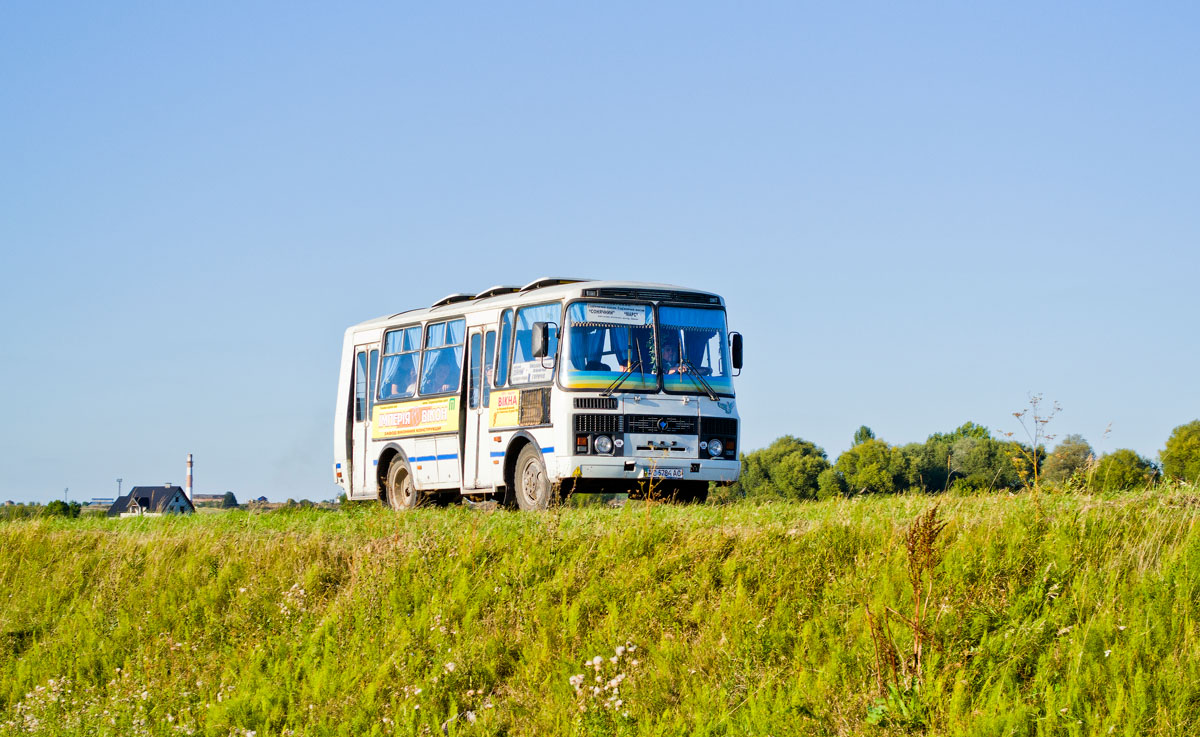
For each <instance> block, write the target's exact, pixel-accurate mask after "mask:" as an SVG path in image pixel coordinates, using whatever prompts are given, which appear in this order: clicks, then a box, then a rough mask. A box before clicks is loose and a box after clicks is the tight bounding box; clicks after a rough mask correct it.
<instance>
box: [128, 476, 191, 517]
mask: <svg viewBox="0 0 1200 737" xmlns="http://www.w3.org/2000/svg"><path fill="white" fill-rule="evenodd" d="M195 511H196V507H195V506H193V505H192V502H191V501H190V500H189V499H188V498H187V494H185V493H184V492H183V487H181V486H174V485H172V484H166V485H164V486H135V487H133V488H132V489H130V490H129V493H128V494H126V495H125V496H120V497H117V500H116V501H115V502H113V503H112V506H110V507H109V508H108V516H109V517H140V516H143V515H148V516H154V517H157V516H159V515H162V514H192V513H193V512H195Z"/></svg>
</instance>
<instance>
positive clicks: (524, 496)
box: [513, 443, 551, 512]
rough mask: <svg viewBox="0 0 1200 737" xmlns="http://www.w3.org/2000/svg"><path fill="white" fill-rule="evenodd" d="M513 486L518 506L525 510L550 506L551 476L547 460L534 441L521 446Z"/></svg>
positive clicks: (529, 510)
mask: <svg viewBox="0 0 1200 737" xmlns="http://www.w3.org/2000/svg"><path fill="white" fill-rule="evenodd" d="M513 486H514V487H515V488H514V489H513V491H514V492H515V496H516V497H517V506H519V507H520V508H521V509H522V510H523V511H526V512H531V511H534V510H538V509H546V508H547V507H549V506H550V491H551V490H550V478H549V476H547V475H546V462H545V461H544V460H542V453H541V451H539V450H538V448H537V446H535V445H533V443H529V444H528V445H526V446H525V447H524V448H521V453H520V455H518V456H517V467H516V469H515V472H514V473H513Z"/></svg>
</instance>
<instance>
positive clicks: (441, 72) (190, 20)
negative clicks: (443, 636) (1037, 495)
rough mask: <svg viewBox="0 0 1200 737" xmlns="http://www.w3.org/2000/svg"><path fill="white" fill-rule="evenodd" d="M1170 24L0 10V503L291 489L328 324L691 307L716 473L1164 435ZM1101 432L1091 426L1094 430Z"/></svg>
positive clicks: (1175, 13) (736, 10)
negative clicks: (781, 443)
mask: <svg viewBox="0 0 1200 737" xmlns="http://www.w3.org/2000/svg"><path fill="white" fill-rule="evenodd" d="M1198 16H1200V12H1198V11H1197V10H1196V9H1195V6H1194V5H1191V4H1183V3H1180V4H1177V5H1171V4H1155V5H1153V6H1148V5H1144V4H1133V3H1126V4H1117V3H1109V4H1100V5H1097V4H1095V3H1087V4H1085V3H1058V4H1052V5H1047V4H1045V3H1028V4H1019V3H1004V4H994V5H992V6H989V7H984V6H983V5H982V4H971V5H962V4H949V3H912V4H900V5H897V4H895V3H856V4H851V5H847V4H827V3H821V4H815V3H814V4H807V3H792V2H788V3H777V4H771V3H761V4H754V5H743V6H740V7H735V6H733V5H730V4H727V3H713V4H703V3H674V4H660V5H657V6H655V7H646V6H645V4H633V3H606V4H603V5H599V4H595V5H591V6H586V5H581V4H572V5H571V6H570V7H563V6H561V5H552V4H509V3H506V4H499V5H498V4H467V5H455V6H437V7H435V6H431V5H429V4H420V5H418V4H407V5H404V4H379V5H371V4H354V5H349V6H332V5H325V6H318V5H315V4H283V3H279V4H267V3H263V4H254V5H252V6H250V7H247V4H245V3H209V4H205V5H203V6H192V7H188V6H186V5H181V4H163V3H125V4H119V5H104V4H95V3H91V4H82V3H81V4H78V5H75V6H71V5H66V4H63V5H56V4H44V3H9V4H6V5H5V6H4V7H3V8H2V9H0V112H2V114H0V172H2V174H0V270H2V271H3V273H4V274H5V275H7V276H8V278H7V279H6V280H5V282H6V283H5V285H4V287H3V288H2V290H0V309H3V312H4V320H3V326H4V327H3V340H2V341H0V385H2V386H3V387H4V390H3V394H2V395H0V397H2V399H0V500H2V499H18V500H38V501H48V500H50V499H52V498H56V497H60V498H61V496H62V494H63V490H64V489H65V488H68V487H69V488H70V490H71V492H70V493H71V498H73V499H86V498H90V497H93V496H112V495H113V494H114V493H115V491H116V483H115V479H116V478H118V477H122V478H124V479H125V485H124V488H126V489H128V488H129V486H130V485H131V484H158V483H162V482H164V481H172V482H175V483H182V482H183V476H184V458H185V455H186V454H187V453H189V452H191V453H194V454H195V456H196V480H197V491H198V492H201V493H217V492H224V491H226V490H232V491H234V492H235V493H236V494H237V495H238V497H239V498H241V499H245V498H250V497H253V496H258V495H259V494H265V495H267V496H268V497H270V498H272V499H279V500H281V499H285V498H287V497H295V498H303V497H307V498H312V499H321V498H329V497H332V496H333V495H334V494H335V493H336V489H335V487H333V485H332V482H331V479H330V471H329V467H330V462H331V453H332V449H331V445H332V440H331V438H332V418H333V402H334V389H335V383H336V379H337V362H338V351H339V347H340V345H339V341H340V336H341V333H342V331H343V330H344V328H345V327H346V326H347V325H349V324H352V323H355V322H358V321H361V320H364V319H367V318H369V317H374V316H376V315H379V314H383V313H386V312H391V311H399V310H402V309H408V308H411V307H415V306H421V305H426V304H429V303H431V302H432V301H433V300H435V299H437V298H439V297H441V296H443V295H445V294H447V293H451V292H470V291H477V290H482V289H483V288H485V287H487V286H490V285H492V284H497V283H510V284H523V283H526V282H528V281H531V280H532V279H533V278H535V277H537V276H542V275H568V276H583V277H594V278H613V279H636V280H644V281H661V282H669V283H676V284H681V285H687V286H694V287H699V288H704V289H709V290H714V291H717V292H720V293H721V294H723V295H724V296H725V297H726V299H727V301H728V304H729V315H730V322H731V327H733V328H734V329H737V330H740V331H741V332H742V333H743V334H744V335H745V337H746V356H747V366H746V370H745V372H744V373H743V374H742V377H741V378H740V379H739V383H738V385H737V389H738V394H739V408H740V411H741V414H742V417H743V425H744V431H743V447H745V448H753V447H761V446H763V445H766V444H767V443H769V442H770V441H771V440H773V439H774V438H775V437H778V436H780V435H783V434H793V435H797V436H800V437H803V438H806V439H809V440H812V441H814V442H816V443H817V444H818V445H820V446H822V447H824V448H825V449H826V451H828V452H829V454H830V455H831V457H835V456H836V455H837V454H838V453H840V452H841V451H843V450H845V449H846V448H847V447H848V446H849V445H850V442H851V436H852V434H853V432H854V429H855V428H856V427H858V426H859V425H861V424H867V425H869V426H871V427H872V428H873V429H874V430H875V432H876V433H877V435H879V436H880V437H882V438H884V439H885V440H888V441H890V442H894V443H903V442H909V441H919V440H923V439H924V438H925V437H926V436H927V435H929V434H930V433H932V432H936V431H946V430H950V429H953V428H954V427H956V426H958V425H959V424H961V423H963V422H965V421H967V420H971V421H974V422H978V423H981V424H984V425H987V426H989V427H991V428H992V429H993V430H996V431H1012V430H1018V429H1019V428H1018V426H1017V425H1016V421H1015V420H1014V419H1013V418H1012V415H1011V413H1012V412H1013V411H1015V410H1019V409H1021V408H1022V407H1023V406H1025V404H1026V399H1027V395H1028V394H1029V393H1030V392H1041V393H1043V394H1044V395H1045V397H1046V399H1047V401H1050V400H1057V401H1058V402H1059V403H1060V404H1061V405H1062V406H1063V411H1062V412H1061V413H1060V414H1059V415H1058V417H1057V418H1056V419H1055V420H1054V421H1053V423H1052V424H1051V426H1050V431H1051V432H1056V433H1058V434H1059V435H1063V434H1066V433H1071V432H1076V433H1081V434H1083V435H1084V436H1085V437H1086V438H1087V439H1088V440H1090V441H1091V442H1092V443H1093V444H1094V445H1095V446H1096V447H1097V448H1098V449H1099V450H1112V449H1115V448H1118V447H1129V448H1133V449H1135V450H1137V451H1138V452H1140V453H1142V454H1144V455H1147V456H1150V457H1155V456H1156V454H1157V452H1158V450H1159V449H1161V448H1162V447H1163V443H1164V441H1165V439H1166V437H1167V435H1168V434H1169V433H1170V431H1171V429H1172V428H1173V427H1175V426H1176V425H1179V424H1182V423H1184V422H1187V421H1190V420H1192V419H1195V418H1196V417H1197V416H1200V391H1198V390H1197V381H1196V379H1195V366H1196V365H1197V358H1198V355H1197V352H1198V348H1197V340H1196V338H1197V331H1196V329H1195V325H1196V318H1195V315H1196V312H1197V310H1196V306H1197V298H1196V296H1195V284H1196V278H1197V277H1196V275H1197V273H1198V272H1200V269H1198V268H1197V267H1198V266H1200V256H1198V249H1197V246H1198V244H1200V208H1198V207H1197V204H1196V203H1197V202H1200V125H1197V120H1198V119H1200V103H1198V95H1197V92H1196V91H1197V90H1198V89H1200V54H1197V53H1196V51H1195V33H1196V30H1197V28H1198V23H1200V17H1198ZM1110 426H1111V429H1110V430H1109V431H1108V432H1107V434H1106V433H1105V430H1106V428H1109V427H1110Z"/></svg>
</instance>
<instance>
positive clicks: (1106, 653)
mask: <svg viewBox="0 0 1200 737" xmlns="http://www.w3.org/2000/svg"><path fill="white" fill-rule="evenodd" d="M1109 655H1112V650H1105V651H1104V657H1106V658H1107V657H1108V656H1109Z"/></svg>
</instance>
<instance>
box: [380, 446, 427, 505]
mask: <svg viewBox="0 0 1200 737" xmlns="http://www.w3.org/2000/svg"><path fill="white" fill-rule="evenodd" d="M420 499H421V497H420V494H419V493H418V492H417V489H416V487H414V486H413V482H412V474H410V473H409V472H408V468H407V467H405V465H404V464H403V463H401V462H400V460H399V459H396V460H393V461H392V465H390V466H388V474H387V503H388V506H389V507H391V508H392V509H395V510H396V511H400V510H402V509H413V508H414V507H416V506H417V505H418V504H419V503H420Z"/></svg>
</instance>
